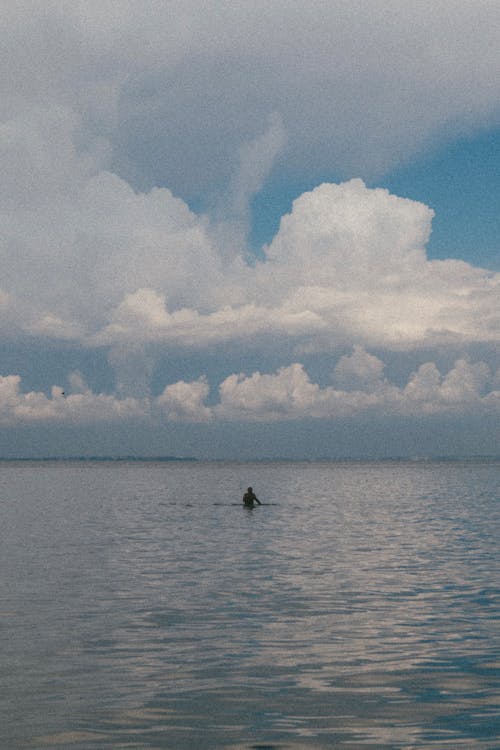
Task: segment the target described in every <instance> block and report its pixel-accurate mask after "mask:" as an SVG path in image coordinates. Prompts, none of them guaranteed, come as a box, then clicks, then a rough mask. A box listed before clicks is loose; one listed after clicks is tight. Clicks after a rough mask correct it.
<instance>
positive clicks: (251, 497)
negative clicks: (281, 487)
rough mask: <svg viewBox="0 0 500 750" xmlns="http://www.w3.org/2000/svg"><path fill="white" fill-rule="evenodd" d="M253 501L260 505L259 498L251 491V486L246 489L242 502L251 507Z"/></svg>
mask: <svg viewBox="0 0 500 750" xmlns="http://www.w3.org/2000/svg"><path fill="white" fill-rule="evenodd" d="M254 503H257V504H258V505H262V503H261V502H260V500H259V498H258V497H257V495H256V494H255V492H254V491H253V489H252V488H251V487H249V488H248V489H247V491H246V492H245V494H244V495H243V504H244V505H248V506H249V507H252V506H253V504H254Z"/></svg>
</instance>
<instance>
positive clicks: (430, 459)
mask: <svg viewBox="0 0 500 750" xmlns="http://www.w3.org/2000/svg"><path fill="white" fill-rule="evenodd" d="M464 461H470V462H471V463H474V462H492V463H494V462H496V461H500V456H488V455H486V456H482V455H477V456H387V457H370V456H364V457H359V458H358V457H352V456H336V457H325V456H324V457H320V458H304V457H302V458H288V457H286V456H275V457H271V458H262V457H261V458H259V457H256V458H234V457H232V458H199V457H196V456H14V457H11V458H9V457H6V456H0V463H29V462H33V463H36V462H39V463H49V462H54V463H56V462H57V463H64V462H67V463H71V462H81V463H162V462H164V463H175V462H183V463H190V462H191V463H197V462H199V463H223V462H228V463H231V462H235V463H453V462H464Z"/></svg>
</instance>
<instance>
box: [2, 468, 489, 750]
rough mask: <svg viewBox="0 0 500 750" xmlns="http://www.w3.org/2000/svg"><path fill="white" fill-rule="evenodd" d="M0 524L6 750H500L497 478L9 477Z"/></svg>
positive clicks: (484, 473) (234, 473)
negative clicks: (252, 501)
mask: <svg viewBox="0 0 500 750" xmlns="http://www.w3.org/2000/svg"><path fill="white" fill-rule="evenodd" d="M248 485H252V486H253V488H254V490H255V492H256V494H257V495H258V497H259V498H260V499H261V501H262V502H263V506H262V507H256V508H253V509H248V508H245V507H243V506H242V504H241V497H242V495H243V492H244V490H245V489H246V487H247V486H248ZM0 520H1V522H0V577H1V595H0V644H1V650H0V748H2V750H18V748H20V749H21V748H22V749H24V748H26V749H31V750H33V749H39V750H47V748H49V749H50V750H61V749H62V748H71V749H72V750H80V749H81V750H87V749H88V750H101V749H103V750H106V749H108V748H113V750H125V748H126V749H127V750H143V749H145V748H155V749H159V748H171V749H172V750H184V749H185V748H189V749H195V750H198V749H201V750H202V749H203V748H222V749H225V748H228V749H231V750H243V749H246V748H248V749H250V748H252V749H254V750H272V749H281V748H290V749H291V750H299V749H300V750H306V749H307V750H316V749H318V748H340V749H343V748H349V749H350V750H352V749H353V748H354V749H355V748H363V749H366V748H397V749H398V750H400V749H401V748H447V749H453V750H456V749H457V748H463V749H464V750H465V749H466V750H474V749H475V748H478V749H479V748H481V749H483V748H488V749H489V750H494V749H495V750H498V748H500V586H499V584H500V463H499V462H495V461H480V460H476V461H464V462H459V461H453V462H441V463H440V462H425V461H421V462H382V463H376V462H369V463H361V462H360V463H347V462H346V463H328V462H318V463H292V462H282V463H222V462H220V463H219V462H214V463H204V462H156V463H155V462H12V463H9V462H1V463H0Z"/></svg>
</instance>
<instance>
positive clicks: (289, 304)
mask: <svg viewBox="0 0 500 750" xmlns="http://www.w3.org/2000/svg"><path fill="white" fill-rule="evenodd" d="M4 16H5V18H4V31H3V34H4V38H3V42H4V44H3V45H2V52H1V55H0V71H1V75H2V92H3V97H2V101H1V103H0V158H1V161H2V175H3V180H2V189H1V191H0V222H1V225H2V232H1V235H0V236H1V245H0V258H1V264H2V265H1V271H2V272H1V275H0V425H1V427H2V431H1V434H0V457H1V456H4V457H9V456H23V457H27V456H41V455H43V456H46V455H80V454H82V455H95V454H101V455H104V454H105V455H129V454H135V455H146V456H147V455H160V454H177V455H198V456H201V457H207V458H223V457H231V458H251V457H272V456H280V457H287V456H288V457H301V456H305V457H308V458H314V457H325V456H331V457H339V456H353V457H360V456H368V457H383V456H391V455H394V454H398V455H399V454H401V455H426V454H428V453H429V454H432V455H447V454H448V455H464V454H471V455H477V454H497V453H498V444H499V437H500V434H499V428H498V416H499V414H500V347H499V343H500V304H499V299H500V295H499V292H500V268H499V239H498V238H499V196H500V189H499V188H500V169H499V167H500V164H499V160H500V157H499V153H500V53H499V52H498V35H499V32H500V7H499V6H498V5H497V4H495V3H491V2H488V0H474V1H472V0H458V2H457V0H437V2H436V1H434V2H430V0H429V1H427V0H424V1H423V2H421V3H419V4H418V5H417V4H415V3H410V2H401V1H400V0H398V1H397V2H396V0H373V1H372V2H367V1H366V0H352V1H351V2H349V3H346V2H344V0H329V2H326V0H309V2H307V3H306V2H302V1H301V0H293V2H290V0H286V2H285V0H275V1H274V2H273V3H269V2H261V1H260V0H255V2H254V3H252V4H251V5H249V4H248V3H244V2H239V0H234V2H231V3H227V2H223V0H212V2H209V3H203V4H201V3H199V2H195V1H194V0H184V2H182V3H180V2H171V3H163V2H157V1H156V0H151V1H150V2H145V3H144V2H143V3H139V2H136V1H135V0H123V2H107V1H104V2H99V3H97V2H93V1H91V2H89V3H86V4H85V6H83V5H82V6H80V5H77V4H74V3H69V2H68V3H66V2H62V3H50V2H49V3H46V4H43V5H40V6H37V7H36V8H33V7H32V8H28V7H27V6H24V5H23V4H19V3H13V2H12V3H7V6H6V11H5V14H4Z"/></svg>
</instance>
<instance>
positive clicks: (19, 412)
mask: <svg viewBox="0 0 500 750" xmlns="http://www.w3.org/2000/svg"><path fill="white" fill-rule="evenodd" d="M349 368H350V369H351V370H355V371H357V372H358V373H360V377H359V378H358V380H357V382H356V387H354V388H352V387H351V388H350V389H345V388H339V387H337V386H336V385H331V386H326V387H320V386H319V385H318V384H316V383H314V382H312V381H311V379H310V377H309V375H308V374H307V372H306V370H305V368H304V366H303V365H302V364H300V363H294V364H292V365H289V366H287V367H282V368H280V369H279V370H278V371H277V372H276V373H260V372H254V373H253V374H252V375H248V376H247V375H245V374H243V373H240V374H233V375H230V376H228V377H227V378H226V379H225V380H223V381H222V383H220V385H219V400H218V402H217V403H215V404H214V405H209V404H207V401H208V398H209V393H210V386H209V383H208V381H207V379H206V378H205V377H200V378H198V379H197V380H194V381H191V382H186V381H183V380H181V381H178V382H176V383H172V384H170V385H167V386H166V387H165V389H164V390H163V392H162V393H161V394H160V395H159V396H157V397H155V398H153V397H144V398H141V399H137V398H130V397H129V398H118V397H116V396H113V395H106V394H95V393H92V392H91V391H90V390H88V388H87V386H86V384H85V382H84V380H83V378H82V376H81V375H80V374H79V373H72V375H71V376H70V385H71V391H72V392H71V393H69V394H68V395H65V394H64V392H63V390H62V389H61V388H60V387H58V386H54V387H53V388H52V390H51V395H50V396H47V395H46V394H45V393H41V392H29V393H23V392H22V391H21V379H20V377H19V376H18V375H8V376H5V377H0V424H2V425H16V424H27V423H33V422H59V423H69V424H75V425H77V424H79V423H84V424H89V423H100V422H101V423H102V422H116V421H123V420H133V419H140V420H143V421H144V420H150V419H155V420H157V418H158V415H161V418H162V419H164V420H166V421H167V422H190V423H193V422H196V423H203V422H217V421H219V422H220V421H222V422H228V421H233V422H275V421H284V420H286V421H293V420H302V419H338V418H344V419H345V418H349V417H353V416H356V415H363V414H369V415H371V416H375V417H380V416H385V417H387V416H405V417H421V416H425V415H431V414H440V415H446V414H453V415H458V416H466V415H470V414H473V413H475V414H482V413H483V414H492V413H496V412H500V390H498V383H497V380H496V379H495V378H494V377H493V376H492V373H491V371H490V368H489V367H488V366H487V365H486V364H485V363H484V362H474V363H472V362H469V361H466V360H463V359H459V360H457V361H456V362H455V365H454V366H453V367H452V368H451V370H449V371H448V372H447V373H444V374H442V373H441V372H440V371H439V369H438V368H437V366H436V365H435V364H434V363H433V362H427V363H424V364H423V365H421V366H420V367H419V368H418V370H417V371H416V372H414V373H412V374H411V375H410V377H409V379H408V382H407V384H406V386H404V387H399V386H397V385H395V384H394V383H391V382H390V381H389V380H388V379H386V378H382V377H381V374H382V369H383V363H382V362H381V361H380V360H379V359H378V358H376V357H373V355H370V354H368V353H367V352H366V351H363V350H361V349H359V348H357V349H355V350H354V352H353V354H352V355H351V356H349V357H343V358H341V359H340V361H339V363H338V366H337V368H336V369H335V378H336V379H337V375H338V373H342V374H345V373H346V371H347V369H349ZM350 386H352V383H350Z"/></svg>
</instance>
